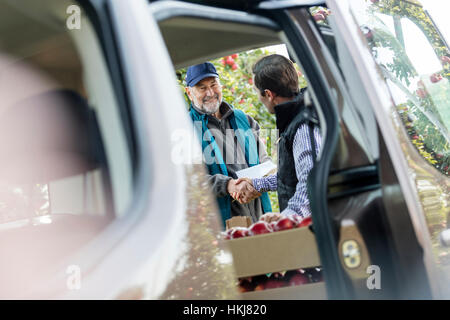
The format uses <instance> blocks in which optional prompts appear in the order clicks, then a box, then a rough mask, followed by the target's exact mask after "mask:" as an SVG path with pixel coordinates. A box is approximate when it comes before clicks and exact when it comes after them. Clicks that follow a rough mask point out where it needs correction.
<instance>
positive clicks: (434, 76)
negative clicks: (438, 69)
mask: <svg viewBox="0 0 450 320" xmlns="http://www.w3.org/2000/svg"><path fill="white" fill-rule="evenodd" d="M441 80H442V76H441V75H440V74H439V73H433V74H432V75H431V76H430V81H431V82H433V83H436V82H439V81H441Z"/></svg>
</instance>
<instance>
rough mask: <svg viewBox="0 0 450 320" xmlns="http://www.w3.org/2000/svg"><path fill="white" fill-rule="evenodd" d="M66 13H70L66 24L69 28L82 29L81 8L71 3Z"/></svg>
mask: <svg viewBox="0 0 450 320" xmlns="http://www.w3.org/2000/svg"><path fill="white" fill-rule="evenodd" d="M66 13H67V14H68V15H69V16H68V17H67V19H66V26H67V29H69V30H80V29H81V9H80V7H79V6H77V5H74V4H73V5H70V6H68V7H67V9H66Z"/></svg>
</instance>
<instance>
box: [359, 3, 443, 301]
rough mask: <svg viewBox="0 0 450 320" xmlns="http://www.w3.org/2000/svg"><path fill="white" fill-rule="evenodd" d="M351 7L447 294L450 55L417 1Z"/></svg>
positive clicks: (441, 282)
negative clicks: (444, 240) (387, 98)
mask: <svg viewBox="0 0 450 320" xmlns="http://www.w3.org/2000/svg"><path fill="white" fill-rule="evenodd" d="M351 4H352V10H353V12H352V13H353V16H354V17H355V19H356V21H357V22H358V24H359V26H360V29H361V35H362V36H363V37H364V38H365V42H366V44H367V48H368V49H369V50H370V52H371V54H372V56H373V58H374V61H375V62H376V64H377V66H378V67H379V71H380V73H381V75H382V76H383V78H384V79H385V82H386V84H387V86H388V89H389V91H390V93H391V97H392V101H393V103H394V105H395V109H394V110H393V112H392V118H393V121H394V123H396V124H398V128H399V129H400V130H398V137H399V139H400V141H401V143H402V147H403V149H402V151H403V152H404V153H405V155H406V158H407V160H408V164H409V167H410V173H411V178H413V179H414V180H415V182H416V186H417V190H418V194H419V199H420V201H421V205H422V208H423V210H424V213H425V218H426V222H427V225H428V229H429V233H430V236H431V239H432V247H433V250H434V258H435V261H436V262H437V265H438V267H439V271H440V272H441V273H440V280H444V281H439V282H440V284H443V286H442V289H443V290H444V291H445V294H446V296H447V295H448V290H447V289H446V288H448V283H449V282H448V281H449V279H450V270H449V265H450V260H449V259H448V257H449V254H450V251H449V250H448V249H447V248H443V247H442V246H441V244H440V243H439V235H440V233H441V232H442V231H443V230H445V229H446V228H448V226H449V220H448V213H449V207H448V203H449V199H450V192H449V190H450V189H449V187H450V181H449V178H448V176H449V174H450V171H449V165H450V135H449V128H450V121H449V120H450V109H449V108H448V101H449V97H450V83H449V80H450V73H449V70H450V51H449V50H448V48H447V46H446V44H445V41H444V40H443V39H442V38H441V36H440V34H439V32H438V31H437V30H436V28H435V27H434V25H433V23H432V21H431V19H430V17H429V16H428V15H427V13H426V12H425V11H424V10H423V8H422V6H421V5H420V4H419V3H418V2H416V1H394V2H388V1H366V2H364V1H357V0H354V1H351Z"/></svg>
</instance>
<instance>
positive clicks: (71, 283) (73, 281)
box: [66, 264, 81, 290]
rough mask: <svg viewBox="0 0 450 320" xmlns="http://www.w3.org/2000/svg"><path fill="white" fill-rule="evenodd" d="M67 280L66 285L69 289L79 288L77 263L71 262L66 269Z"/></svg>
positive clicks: (79, 277)
mask: <svg viewBox="0 0 450 320" xmlns="http://www.w3.org/2000/svg"><path fill="white" fill-rule="evenodd" d="M66 274H67V280H66V285H67V289H69V290H80V289H81V268H80V266H78V265H75V264H72V265H70V266H68V267H67V269H66Z"/></svg>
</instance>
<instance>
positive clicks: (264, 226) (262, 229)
mask: <svg viewBox="0 0 450 320" xmlns="http://www.w3.org/2000/svg"><path fill="white" fill-rule="evenodd" d="M249 229H250V235H252V236H253V235H257V234H265V233H270V232H273V230H272V228H271V227H270V225H269V224H268V223H267V222H265V221H258V222H256V223H254V224H252V225H251V226H250V228H249Z"/></svg>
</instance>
